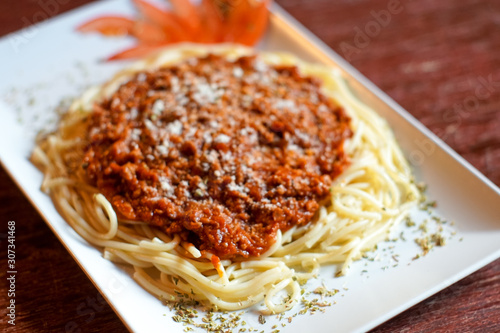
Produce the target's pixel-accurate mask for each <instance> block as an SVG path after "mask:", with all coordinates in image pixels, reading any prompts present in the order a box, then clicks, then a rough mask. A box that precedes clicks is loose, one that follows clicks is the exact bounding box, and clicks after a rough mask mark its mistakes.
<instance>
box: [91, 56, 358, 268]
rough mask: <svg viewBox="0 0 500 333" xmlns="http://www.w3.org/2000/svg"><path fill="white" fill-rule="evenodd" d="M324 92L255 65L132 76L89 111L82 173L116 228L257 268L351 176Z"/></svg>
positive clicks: (340, 124) (340, 120)
mask: <svg viewBox="0 0 500 333" xmlns="http://www.w3.org/2000/svg"><path fill="white" fill-rule="evenodd" d="M320 85H321V82H320V81H319V80H318V79H315V78H312V77H306V76H303V75H301V74H300V73H299V70H298V68H297V67H295V66H271V65H266V64H264V63H263V62H262V61H261V60H259V58H258V57H255V56H248V57H241V58H239V59H236V60H234V61H230V60H227V59H226V58H224V57H222V56H217V55H209V56H206V57H204V58H192V59H189V60H186V61H185V62H182V63H180V64H177V65H173V66H171V67H166V68H160V69H155V70H154V71H143V72H139V73H136V74H135V76H134V77H133V78H132V79H130V81H128V82H127V83H125V84H123V85H121V86H120V87H119V88H118V90H117V91H116V92H115V93H114V94H113V95H112V96H111V97H110V98H108V99H106V100H104V101H103V102H100V103H99V104H96V105H95V106H94V110H93V112H92V114H91V115H90V116H89V118H88V120H87V134H86V135H87V138H86V139H87V140H88V145H87V146H86V148H85V156H84V161H83V165H82V167H83V168H84V169H85V171H86V176H87V177H88V180H89V181H90V182H91V183H92V184H94V185H95V186H97V187H98V189H99V190H100V191H101V192H102V193H103V194H104V195H105V196H106V198H107V199H108V200H109V201H110V202H111V204H112V205H113V207H114V208H115V210H116V211H117V214H118V215H119V217H120V218H123V219H128V220H137V221H144V222H147V223H149V224H151V225H154V226H157V227H158V228H160V229H161V230H163V231H164V232H165V233H167V234H168V235H174V234H178V235H179V236H180V237H181V239H182V240H184V241H187V242H191V243H193V244H194V245H195V246H196V247H197V248H198V249H200V250H201V251H210V252H211V253H214V254H216V255H217V256H219V257H220V258H231V259H238V258H240V259H242V258H247V257H249V256H259V255H260V254H262V253H264V252H265V251H266V250H267V249H268V248H269V247H270V246H271V245H272V244H273V243H274V241H275V238H276V233H277V231H278V230H281V231H286V230H288V229H290V228H291V227H293V226H296V225H297V226H301V225H305V224H307V223H309V222H311V221H312V220H313V217H314V215H315V213H316V211H317V210H318V208H319V205H320V204H321V203H322V202H324V201H325V200H327V199H328V198H329V197H330V193H329V188H330V185H331V183H332V180H333V179H334V178H335V177H336V176H337V175H338V174H339V173H341V172H342V170H343V169H344V168H345V167H346V165H347V164H348V159H347V156H345V154H344V152H343V142H344V140H345V139H346V138H348V137H350V136H351V135H352V132H351V130H350V128H349V118H348V116H347V115H346V114H345V113H344V111H343V110H342V109H341V108H339V107H338V106H337V105H335V104H333V102H332V101H331V100H330V99H329V98H327V97H326V96H324V95H323V94H322V93H321V92H320Z"/></svg>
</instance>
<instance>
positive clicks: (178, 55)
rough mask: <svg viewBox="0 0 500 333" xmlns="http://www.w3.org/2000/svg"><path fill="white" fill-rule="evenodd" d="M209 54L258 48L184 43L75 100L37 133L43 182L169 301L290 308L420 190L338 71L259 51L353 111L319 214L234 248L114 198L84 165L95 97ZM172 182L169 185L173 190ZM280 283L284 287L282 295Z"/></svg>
mask: <svg viewBox="0 0 500 333" xmlns="http://www.w3.org/2000/svg"><path fill="white" fill-rule="evenodd" d="M208 54H216V55H218V56H221V57H224V58H226V59H229V60H230V61H237V59H240V58H241V57H242V56H248V55H252V54H253V52H252V51H251V50H250V49H246V48H242V47H236V46H233V45H226V46H219V47H213V48H210V47H200V46H194V45H184V46H181V47H176V48H173V49H169V50H167V51H165V52H163V53H161V54H159V55H157V56H155V57H152V58H149V59H147V60H144V61H141V62H139V63H137V64H135V65H134V66H132V67H131V68H129V69H126V70H124V71H122V72H120V73H119V74H118V75H117V76H116V77H115V78H114V79H113V80H111V81H110V82H109V83H107V84H106V85H104V86H102V87H98V88H94V89H91V90H89V91H87V92H86V93H85V94H84V95H83V96H82V97H81V98H80V99H78V100H76V101H75V102H74V103H73V105H72V106H71V108H70V110H69V111H68V113H67V114H66V115H65V116H64V117H63V119H62V120H61V123H60V126H59V129H58V130H57V131H56V132H55V133H53V134H51V135H49V136H47V137H46V138H44V139H43V140H41V141H40V142H39V145H38V146H37V147H36V148H35V150H34V152H33V156H32V158H33V160H34V162H35V163H36V164H37V165H39V166H40V168H41V169H42V170H43V172H44V174H45V178H44V181H43V184H42V189H43V190H45V191H47V192H48V193H49V194H50V196H51V197H52V199H53V201H54V203H55V205H56V206H57V208H58V210H59V211H60V212H61V214H62V215H63V216H64V217H65V219H66V220H67V221H68V223H69V224H70V225H71V226H72V227H73V228H74V229H75V230H76V231H77V232H78V233H79V234H80V235H81V236H82V237H83V238H85V239H86V240H87V241H89V242H90V243H92V244H94V245H96V246H99V247H103V248H104V257H105V258H107V259H110V260H112V261H115V262H118V263H127V264H130V265H133V266H134V269H135V273H134V278H135V279H136V280H137V281H138V282H139V283H140V284H141V285H142V286H143V287H144V288H145V289H147V290H148V291H149V292H151V293H153V294H155V295H157V296H158V297H160V298H161V299H164V300H167V301H175V300H179V297H180V296H181V297H188V298H190V299H192V300H195V301H199V302H207V301H208V302H209V303H211V304H213V305H215V306H216V307H217V308H219V309H224V310H238V309H243V308H248V307H250V306H252V305H254V304H257V303H259V302H262V301H264V302H265V305H266V307H267V309H268V310H269V312H271V313H279V312H283V311H286V310H288V309H290V308H292V307H293V306H294V305H295V304H296V303H297V301H298V299H299V296H300V283H302V282H305V281H307V280H308V279H311V278H313V277H315V276H317V274H318V272H319V268H320V266H321V265H326V264H334V263H341V264H342V269H341V272H340V273H342V274H344V273H346V272H347V270H348V268H349V266H350V264H351V263H352V262H353V260H356V259H358V258H359V257H360V256H361V255H362V253H363V252H364V251H366V250H369V249H371V248H373V247H374V246H375V245H376V244H377V242H379V241H381V240H383V239H384V238H386V237H387V234H388V232H389V231H390V230H391V228H393V227H394V226H395V225H397V224H398V223H399V222H401V221H402V220H403V219H404V218H405V217H406V215H407V214H408V212H409V210H410V209H411V208H412V207H414V206H415V205H416V204H417V202H418V200H419V192H418V190H417V188H416V186H415V185H414V184H413V181H412V173H411V170H410V168H409V166H408V164H407V162H406V160H405V158H404V156H403V154H402V152H401V151H400V149H399V147H398V145H397V143H396V141H395V139H394V137H393V134H392V132H391V131H390V129H389V127H388V125H387V124H386V122H385V121H384V120H383V119H382V118H381V117H379V116H378V115H377V114H376V113H375V112H374V111H373V110H371V109H370V108H369V107H367V106H366V105H364V104H363V103H361V102H360V101H359V100H358V99H357V98H356V97H355V96H354V95H353V94H352V93H351V92H350V90H349V88H348V86H347V85H346V83H345V82H344V81H343V79H342V77H341V75H340V73H339V72H338V71H336V70H334V69H329V68H325V67H324V66H318V65H311V64H306V63H303V62H301V61H300V60H298V59H296V58H295V57H293V56H290V55H287V54H278V53H261V54H259V55H257V57H258V59H260V60H262V61H263V62H264V63H265V64H267V65H269V66H294V68H295V67H297V68H298V69H299V72H300V74H301V75H304V76H307V77H312V78H316V79H319V80H320V81H321V82H322V83H321V90H322V94H323V95H325V96H327V98H328V99H329V100H331V101H332V102H333V103H334V104H336V105H341V106H342V107H343V109H344V110H345V112H346V113H347V115H348V116H349V118H350V121H349V126H350V128H351V130H352V133H353V134H352V136H350V135H349V134H344V135H343V136H342V143H341V147H342V150H341V154H340V155H339V156H340V157H341V156H342V154H345V155H346V156H347V157H348V158H349V160H350V164H349V165H348V166H347V167H345V168H344V167H342V166H339V167H338V168H337V169H336V170H337V171H339V172H334V176H335V178H334V180H333V182H332V184H331V187H330V192H331V193H332V194H331V195H330V196H326V198H328V202H326V203H324V202H322V204H321V205H320V206H319V209H317V210H316V215H315V218H314V221H313V222H311V223H296V224H293V225H288V227H286V228H278V229H275V233H273V234H272V241H271V242H270V243H269V244H267V245H266V246H261V247H260V248H261V249H262V251H261V252H258V253H257V254H256V255H252V253H251V251H250V253H247V255H242V254H244V253H245V252H244V251H243V250H242V249H243V248H240V249H239V250H240V251H239V252H238V251H236V252H235V255H227V253H228V252H220V251H219V250H218V248H216V247H214V246H211V245H206V244H204V243H201V242H198V244H197V246H195V245H193V242H192V241H191V239H190V238H189V237H186V236H185V234H183V233H182V232H180V233H175V232H170V231H169V230H168V229H165V228H163V229H162V228H161V225H158V224H157V225H156V226H155V225H154V223H153V224H152V223H144V222H142V221H140V220H139V221H138V220H137V219H135V218H134V217H135V216H133V215H130V216H126V214H124V213H123V210H120V209H119V205H117V204H116V202H115V201H113V199H111V202H110V198H113V196H110V195H109V193H108V195H106V193H102V191H101V190H100V189H98V188H97V187H95V186H93V184H92V182H89V180H88V175H87V174H85V172H84V170H82V168H81V165H82V163H84V162H85V161H87V160H85V153H86V152H88V146H89V142H88V141H87V140H86V139H85V138H87V134H88V133H86V131H87V130H88V127H87V125H86V124H87V121H88V118H89V117H92V116H93V112H94V111H95V103H96V102H99V101H102V100H105V99H107V98H109V97H110V96H112V95H113V93H115V92H116V91H117V90H118V89H119V87H120V86H122V87H123V85H124V84H126V82H129V81H130V80H131V78H132V77H134V75H135V76H136V74H137V73H138V72H140V71H144V70H151V69H156V68H159V67H168V66H175V65H177V64H180V63H182V62H183V61H186V60H188V59H200V58H201V57H205V56H207V55H208ZM205 97H206V96H205ZM208 98H211V96H208ZM339 117H340V118H339V119H341V118H342V116H339ZM211 139H212V140H213V138H211ZM227 140H228V138H226V137H222V138H221V139H220V140H219V141H220V142H225V141H227ZM85 163H86V162H85ZM326 179H328V178H326ZM153 183H154V182H153ZM169 186H170V184H168V186H167V185H165V186H164V190H165V191H167V190H168V191H170V190H171V188H170V187H169ZM237 186H240V185H238V184H234V185H233V187H237ZM177 187H178V186H177ZM240 187H241V186H240ZM101 189H102V187H101ZM104 192H106V190H105V191H104ZM243 192H245V191H243ZM161 193H162V195H165V193H164V192H161ZM324 198H325V196H324V195H323V196H318V197H317V200H321V199H324ZM296 200H299V201H300V198H299V199H296ZM117 207H118V211H117ZM309 220H310V219H309ZM165 230H166V232H165ZM195 243H197V241H195ZM217 251H219V252H217ZM247 252H248V251H247ZM224 254H226V255H224ZM283 292H285V293H286V295H287V297H284V298H283V297H276V296H278V295H281V294H282V293H283ZM183 295H185V296H183Z"/></svg>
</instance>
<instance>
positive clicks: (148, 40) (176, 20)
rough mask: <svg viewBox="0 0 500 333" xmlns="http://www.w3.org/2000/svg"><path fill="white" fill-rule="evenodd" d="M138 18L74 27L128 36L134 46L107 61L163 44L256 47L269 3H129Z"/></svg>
mask: <svg viewBox="0 0 500 333" xmlns="http://www.w3.org/2000/svg"><path fill="white" fill-rule="evenodd" d="M132 1H133V3H134V5H135V6H136V8H137V9H138V11H139V14H140V15H139V17H138V18H135V19H130V18H127V17H122V16H102V17H98V18H95V19H93V20H90V21H88V22H86V23H84V24H82V25H81V26H79V27H78V28H77V30H78V31H80V32H84V33H88V32H98V33H101V34H102V35H105V36H123V35H129V36H132V37H134V38H136V39H137V42H138V43H137V45H136V46H135V47H132V48H130V49H127V50H124V51H121V52H119V53H117V54H115V55H112V56H110V57H109V58H108V60H119V59H131V58H140V57H143V56H145V55H147V54H149V53H151V52H154V51H156V50H158V49H160V48H162V47H164V46H165V45H168V44H173V43H177V42H184V41H190V42H197V43H210V44H211V43H221V42H235V43H240V44H244V45H247V46H253V45H255V44H256V43H257V42H258V40H259V39H260V37H261V36H262V35H263V34H264V32H265V30H266V27H267V23H268V16H269V11H268V7H269V4H270V2H271V0H261V1H259V0H238V1H231V0H202V1H201V2H200V3H199V4H198V5H195V4H193V3H192V2H190V1H189V0H170V4H171V5H172V10H171V11H169V10H164V9H161V8H159V7H157V6H155V5H153V4H151V3H149V2H147V1H145V0H132Z"/></svg>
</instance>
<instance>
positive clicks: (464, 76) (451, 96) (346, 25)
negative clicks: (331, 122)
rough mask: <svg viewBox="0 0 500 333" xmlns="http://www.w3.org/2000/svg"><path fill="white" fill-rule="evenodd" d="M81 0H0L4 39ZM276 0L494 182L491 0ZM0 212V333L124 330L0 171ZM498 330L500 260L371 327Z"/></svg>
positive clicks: (496, 142) (498, 105) (499, 29)
mask: <svg viewBox="0 0 500 333" xmlns="http://www.w3.org/2000/svg"><path fill="white" fill-rule="evenodd" d="M87 2H90V1H89V0H71V1H69V0H52V1H50V0H22V1H20V0H2V1H1V2H0V36H1V35H5V34H7V33H9V32H13V31H15V30H17V29H20V28H22V27H24V26H26V25H27V24H29V23H33V22H36V21H39V20H41V19H44V18H45V17H48V16H53V15H58V14H60V13H62V12H65V11H67V10H70V9H72V8H76V7H78V6H80V5H82V4H84V3H87ZM277 2H278V3H279V4H280V5H281V6H282V7H284V8H285V9H286V10H287V11H288V12H289V13H290V14H292V15H293V16H294V17H295V18H297V19H298V20H299V21H300V22H301V23H302V24H304V25H305V26H306V27H307V28H308V29H310V30H311V31H312V32H313V33H314V34H316V35H317V36H318V37H319V38H320V39H322V40H323V41H324V42H326V43H327V44H328V45H329V46H330V47H331V48H333V49H334V50H335V51H337V52H338V53H340V54H341V55H343V56H344V57H345V58H346V59H347V60H348V61H350V63H351V64H352V65H353V66H354V67H356V68H357V69H359V70H360V71H361V72H362V73H363V74H364V75H366V76H367V77H368V78H369V79H370V80H372V81H373V82H374V83H375V84H376V85H378V86H379V87H380V88H381V89H382V90H384V91H385V92H387V93H388V94H389V95H390V96H391V97H392V98H393V99H395V100H396V102H398V103H399V104H401V105H402V106H403V107H404V108H406V109H407V110H408V111H409V112H410V113H412V114H413V115H414V116H415V117H416V118H418V119H419V120H420V121H421V122H422V123H423V124H424V125H426V126H427V127H428V128H430V129H431V130H432V131H433V132H435V133H436V134H438V135H439V136H440V137H441V138H442V139H443V140H444V141H445V142H446V143H447V144H448V145H450V146H451V147H452V148H453V149H454V150H456V151H457V152H458V153H459V154H460V155H462V156H463V157H464V158H465V159H467V160H468V161H469V162H470V163H472V165H474V166H475V167H476V168H477V169H478V170H479V171H481V172H482V173H483V174H484V175H485V176H486V177H488V178H489V179H490V180H491V181H492V182H494V183H495V184H496V185H500V2H499V1H493V0H462V1H459V0H442V1H435V0H421V1H409V0H400V1H398V0H338V1H330V0H278V1H277ZM49 3H50V4H52V7H50V6H49V7H47V6H46V5H47V4H49ZM54 4H55V5H54ZM3 65H4V66H5V65H6V63H5V62H4V63H3ZM0 79H1V80H8V78H5V77H2V76H0ZM485 82H489V84H487V83H485ZM3 144H5V143H3ZM457 181H460V180H457ZM0 216H1V230H0V242H1V253H2V256H1V257H0V267H1V270H0V278H1V280H2V281H3V282H2V283H1V284H0V323H1V324H0V330H2V331H3V329H4V328H8V330H9V331H19V332H37V331H43V332H45V331H59V332H61V331H74V332H77V331H79V330H80V331H81V332H101V331H103V332H116V331H125V330H126V328H125V326H124V325H123V324H122V323H121V321H120V320H119V318H118V317H117V316H116V314H115V313H114V312H113V311H112V310H111V308H110V307H109V305H107V304H105V303H103V302H101V301H102V299H101V298H100V296H99V293H98V292H97V290H96V289H95V287H94V286H93V285H92V283H91V282H90V281H89V280H88V278H87V277H86V276H85V274H84V273H83V272H82V270H81V269H80V268H79V267H78V265H77V264H76V263H75V262H74V261H73V259H72V257H71V256H70V255H69V254H68V253H67V251H66V250H65V249H64V247H63V246H62V245H61V244H60V243H59V241H58V240H57V238H56V237H55V236H54V235H53V234H52V232H51V231H50V229H49V228H48V227H47V225H46V224H45V222H44V221H43V220H42V219H41V217H40V216H39V215H38V213H37V212H36V211H35V210H34V209H33V208H32V206H31V205H30V203H29V202H28V201H27V200H26V199H25V197H24V196H23V194H22V193H21V192H20V191H19V189H18V188H17V187H16V185H15V184H14V183H13V182H12V181H11V180H10V178H9V177H8V175H7V174H6V172H5V171H4V170H3V169H2V168H0ZM499 219H500V217H499ZM9 220H15V221H16V222H17V225H16V226H17V233H16V237H17V238H16V246H17V257H16V260H17V267H18V271H19V273H18V274H17V281H16V305H17V307H16V316H17V317H16V326H15V327H9V326H10V325H7V323H6V321H7V317H6V307H7V305H8V303H7V302H8V297H7V291H8V287H7V284H6V282H5V281H6V277H5V271H6V269H5V267H6V265H7V263H6V259H7V255H6V248H7V245H6V244H7V243H6V234H5V233H6V230H7V227H6V226H7V221H9ZM457 260H459V258H457ZM311 319H312V320H313V318H311ZM283 331H284V332H286V328H285V329H284V330H283ZM499 331H500V259H499V260H496V261H494V262H493V263H491V264H489V265H487V266H486V267H484V268H482V269H480V270H479V271H477V272H475V273H473V274H471V275H470V276H468V277H466V278H464V279H462V280H461V281H459V282H457V283H455V284H453V285H452V286H450V287H448V288H446V289H445V290H443V291H441V292H439V293H437V294H436V295H434V296H432V297H430V298H429V299H427V300H425V301H423V302H421V303H419V304H417V305H415V306H413V307H412V308H410V309H408V310H407V311H405V312H403V313H402V314H400V315H398V316H396V317H395V318H393V319H391V320H389V321H388V322H386V323H384V324H382V325H380V326H379V327H377V328H376V329H374V330H373V332H377V333H381V332H499ZM332 332H334V328H333V329H332Z"/></svg>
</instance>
